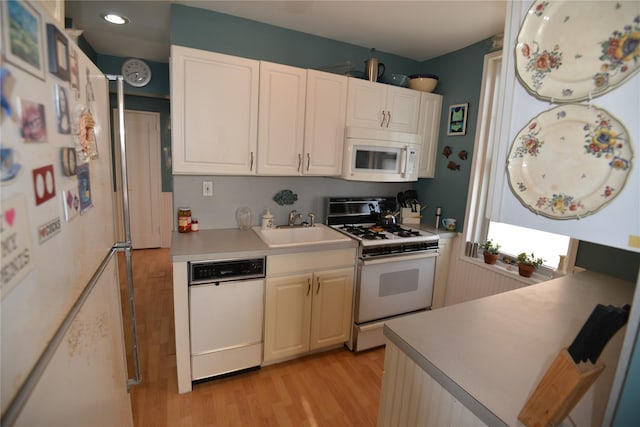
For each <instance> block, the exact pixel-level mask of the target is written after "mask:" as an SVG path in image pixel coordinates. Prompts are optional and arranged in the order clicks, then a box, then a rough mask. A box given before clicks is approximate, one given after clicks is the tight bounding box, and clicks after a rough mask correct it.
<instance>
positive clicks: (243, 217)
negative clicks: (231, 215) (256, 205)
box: [236, 207, 253, 230]
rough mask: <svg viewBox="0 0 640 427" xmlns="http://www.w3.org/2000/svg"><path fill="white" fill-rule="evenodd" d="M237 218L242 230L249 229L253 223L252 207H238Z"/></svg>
mask: <svg viewBox="0 0 640 427" xmlns="http://www.w3.org/2000/svg"><path fill="white" fill-rule="evenodd" d="M236 219H237V220H238V227H240V230H248V229H250V228H251V226H252V225H253V217H252V214H251V209H249V208H247V207H242V208H239V209H238V211H237V212H236Z"/></svg>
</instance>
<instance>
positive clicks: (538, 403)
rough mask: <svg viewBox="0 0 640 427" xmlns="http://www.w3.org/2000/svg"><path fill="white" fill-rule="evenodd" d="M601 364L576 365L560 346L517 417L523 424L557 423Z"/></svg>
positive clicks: (542, 426) (539, 426)
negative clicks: (559, 349)
mask: <svg viewBox="0 0 640 427" xmlns="http://www.w3.org/2000/svg"><path fill="white" fill-rule="evenodd" d="M603 369H604V364H603V363H602V362H597V363H596V364H595V365H594V364H593V363H591V362H590V361H586V362H580V363H578V364H576V363H575V362H574V361H573V359H572V358H571V355H569V352H568V351H567V349H566V348H563V349H562V350H561V351H560V353H559V354H558V355H557V356H556V358H555V360H554V361H553V363H552V364H551V366H550V367H549V369H548V370H547V372H546V373H545V374H544V377H542V380H540V382H539V383H538V386H537V387H536V389H535V390H534V391H533V394H532V395H531V396H530V397H529V400H527V402H526V403H525V404H524V406H523V407H522V410H521V411H520V414H518V420H520V421H521V422H522V423H523V424H524V425H526V426H527V427H547V426H550V425H558V424H560V423H561V422H562V420H564V419H565V418H566V417H567V415H569V412H571V410H572V409H573V407H574V406H576V404H577V403H578V401H580V399H581V398H582V396H583V395H584V394H585V393H586V392H587V390H588V389H589V387H591V385H592V384H593V383H594V382H595V380H596V379H597V378H598V376H599V375H600V373H601V372H602V370H603Z"/></svg>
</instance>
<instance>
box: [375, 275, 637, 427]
mask: <svg viewBox="0 0 640 427" xmlns="http://www.w3.org/2000/svg"><path fill="white" fill-rule="evenodd" d="M633 292H634V284H633V283H630V282H625V281H622V280H619V279H615V278H612V277H608V276H604V275H601V274H597V273H592V272H583V273H576V274H572V275H568V276H564V277H562V278H558V279H555V280H550V281H548V282H544V283H540V284H537V285H532V286H528V287H526V288H522V289H518V290H515V291H511V292H506V293H502V294H498V295H493V296H490V297H487V298H481V299H477V300H474V301H469V302H466V303H462V304H457V305H452V306H448V307H444V308H441V309H438V310H434V311H428V312H424V313H420V314H415V315H411V316H406V317H402V318H399V319H394V320H390V321H388V322H387V323H386V325H385V329H384V334H385V336H386V337H387V338H388V339H389V340H390V341H391V342H393V343H394V344H396V345H397V346H398V347H400V349H401V350H402V351H404V352H405V353H407V355H408V356H409V357H410V358H411V359H412V360H413V361H414V362H416V363H417V364H418V365H419V366H420V367H422V369H424V370H425V371H426V372H427V373H428V374H429V375H431V376H432V377H433V378H434V379H436V380H437V381H438V382H439V383H440V384H441V385H442V386H443V387H444V388H445V389H447V390H448V391H449V392H450V393H451V394H452V395H454V396H455V397H456V398H457V399H458V400H459V401H460V402H462V403H463V404H464V405H465V406H467V407H468V408H469V409H470V410H471V411H472V412H473V413H474V414H476V416H478V417H479V418H480V419H482V420H483V421H484V422H486V423H487V424H489V425H510V426H515V425H519V424H518V423H519V422H518V421H517V416H518V413H519V412H520V410H521V408H522V407H523V405H524V403H525V402H526V400H527V398H528V396H529V394H530V393H531V392H532V391H533V390H534V388H535V387H536V385H537V384H538V382H539V380H540V379H541V378H542V375H544V373H545V371H546V370H547V369H548V367H549V366H550V365H551V362H552V361H553V359H554V358H555V357H556V355H557V354H558V353H559V351H560V350H561V349H562V348H564V347H568V346H569V345H570V344H571V342H572V341H573V339H574V338H575V336H576V335H577V333H578V331H579V330H580V328H581V327H582V325H583V324H584V322H585V321H586V319H587V318H588V317H589V315H590V314H591V311H592V310H593V308H594V307H595V306H596V304H604V305H608V304H612V305H615V306H622V305H624V304H630V303H631V301H632V299H633ZM624 330H625V328H623V329H622V330H620V331H618V333H617V334H616V335H615V336H614V338H613V339H612V340H611V341H610V342H609V344H608V345H607V347H605V350H604V352H603V353H602V355H601V360H603V361H604V362H605V364H606V365H607V367H606V369H605V370H604V372H603V374H602V375H601V376H600V378H599V379H598V380H597V381H596V383H595V384H594V386H592V390H590V392H592V393H594V394H595V395H596V396H598V398H597V399H595V401H594V409H593V411H591V410H588V411H585V412H588V413H591V412H593V414H592V415H591V416H593V419H594V420H597V419H598V418H600V421H601V418H602V416H603V414H604V410H605V408H606V404H607V398H608V395H609V390H610V387H611V382H612V380H613V375H614V374H615V370H616V366H617V360H618V357H619V352H620V348H621V345H622V340H623V337H624ZM593 389H596V390H595V391H594V390H593ZM583 401H588V402H583ZM583 401H581V402H580V403H579V405H578V406H580V405H581V404H583V403H585V404H586V403H589V404H591V401H590V399H586V396H585V398H583ZM578 424H579V425H580V423H578ZM596 424H598V425H599V424H600V423H599V422H596V423H594V425H596Z"/></svg>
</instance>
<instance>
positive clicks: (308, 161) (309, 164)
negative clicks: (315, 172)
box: [307, 153, 311, 172]
mask: <svg viewBox="0 0 640 427" xmlns="http://www.w3.org/2000/svg"><path fill="white" fill-rule="evenodd" d="M309 166H311V154H309V153H307V172H309Z"/></svg>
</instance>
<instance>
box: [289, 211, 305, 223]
mask: <svg viewBox="0 0 640 427" xmlns="http://www.w3.org/2000/svg"><path fill="white" fill-rule="evenodd" d="M297 219H302V214H301V213H299V212H298V211H297V210H295V209H294V210H292V211H291V212H289V227H293V226H294V225H296V220H297Z"/></svg>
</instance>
